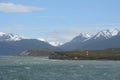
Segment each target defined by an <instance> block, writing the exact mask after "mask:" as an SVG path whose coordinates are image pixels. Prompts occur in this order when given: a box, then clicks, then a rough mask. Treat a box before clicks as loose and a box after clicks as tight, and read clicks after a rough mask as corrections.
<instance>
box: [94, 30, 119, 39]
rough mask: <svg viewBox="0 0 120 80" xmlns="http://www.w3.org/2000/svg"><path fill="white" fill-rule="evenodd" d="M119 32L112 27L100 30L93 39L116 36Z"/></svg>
mask: <svg viewBox="0 0 120 80" xmlns="http://www.w3.org/2000/svg"><path fill="white" fill-rule="evenodd" d="M119 33H120V31H119V29H117V28H114V29H106V30H102V31H100V32H98V33H97V34H96V35H95V36H94V39H97V38H101V37H102V38H103V37H104V38H106V39H108V38H111V37H113V36H116V35H118V34H119Z"/></svg>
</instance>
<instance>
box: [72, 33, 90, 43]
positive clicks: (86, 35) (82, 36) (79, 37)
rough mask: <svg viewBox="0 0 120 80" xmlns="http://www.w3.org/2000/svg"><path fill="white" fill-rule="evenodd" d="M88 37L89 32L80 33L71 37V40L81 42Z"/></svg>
mask: <svg viewBox="0 0 120 80" xmlns="http://www.w3.org/2000/svg"><path fill="white" fill-rule="evenodd" d="M90 37H91V35H89V34H84V33H80V35H79V36H77V37H75V38H73V39H72V41H71V42H78V41H79V42H83V41H85V40H86V39H88V38H90Z"/></svg>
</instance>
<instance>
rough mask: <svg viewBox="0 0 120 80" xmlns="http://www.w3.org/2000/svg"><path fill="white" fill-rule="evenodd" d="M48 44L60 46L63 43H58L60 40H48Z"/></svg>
mask: <svg viewBox="0 0 120 80" xmlns="http://www.w3.org/2000/svg"><path fill="white" fill-rule="evenodd" d="M49 44H51V45H52V46H60V45H62V44H63V43H60V42H49Z"/></svg>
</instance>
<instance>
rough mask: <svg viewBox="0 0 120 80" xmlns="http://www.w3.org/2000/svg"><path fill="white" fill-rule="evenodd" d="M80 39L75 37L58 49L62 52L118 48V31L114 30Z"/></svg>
mask: <svg viewBox="0 0 120 80" xmlns="http://www.w3.org/2000/svg"><path fill="white" fill-rule="evenodd" d="M81 38H82V37H81V36H77V37H75V38H74V39H73V40H71V41H70V42H68V43H66V44H64V45H62V46H60V48H61V49H63V50H80V49H81V50H82V49H106V48H120V44H119V43H120V31H119V30H118V29H116V28H115V29H107V30H102V31H100V32H98V33H97V34H96V35H94V36H91V37H88V38H82V39H81Z"/></svg>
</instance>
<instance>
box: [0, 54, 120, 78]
mask: <svg viewBox="0 0 120 80" xmlns="http://www.w3.org/2000/svg"><path fill="white" fill-rule="evenodd" d="M0 80H120V61H69V60H49V59H47V58H42V57H12V56H11V57H0Z"/></svg>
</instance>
